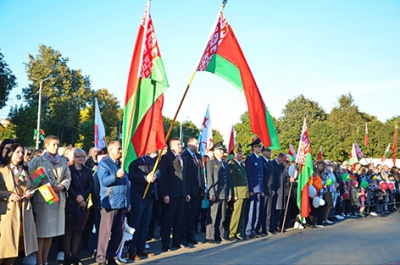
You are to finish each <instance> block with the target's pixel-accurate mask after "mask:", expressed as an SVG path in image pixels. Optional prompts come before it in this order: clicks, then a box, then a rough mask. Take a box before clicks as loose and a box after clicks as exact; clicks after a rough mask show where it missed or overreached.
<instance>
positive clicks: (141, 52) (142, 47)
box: [121, 0, 151, 169]
mask: <svg viewBox="0 0 400 265" xmlns="http://www.w3.org/2000/svg"><path fill="white" fill-rule="evenodd" d="M150 1H151V0H147V4H146V9H145V12H147V13H146V18H145V23H144V30H143V36H144V37H143V40H142V45H141V47H140V55H139V56H142V54H143V50H144V45H145V41H146V37H145V36H146V34H147V25H148V24H149V17H150ZM142 61H143V60H142V58H141V57H140V60H139V67H138V72H137V75H136V82H135V88H136V91H135V92H134V94H133V105H132V106H133V107H132V110H131V112H130V113H129V117H130V118H129V119H128V127H127V128H128V133H127V134H126V135H124V137H123V138H122V139H125V144H124V146H123V148H122V163H121V168H122V169H123V168H124V164H125V158H126V154H127V152H128V143H129V139H126V138H127V137H128V136H130V135H131V132H132V121H133V114H134V112H135V105H136V100H137V94H138V85H139V75H140V72H141V70H142ZM125 107H126V106H125Z"/></svg>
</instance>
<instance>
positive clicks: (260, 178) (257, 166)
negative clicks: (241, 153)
mask: <svg viewBox="0 0 400 265" xmlns="http://www.w3.org/2000/svg"><path fill="white" fill-rule="evenodd" d="M261 159H263V158H261V157H260V156H259V157H258V158H257V157H256V155H255V154H254V153H252V154H251V155H249V156H247V157H246V162H245V165H246V174H247V179H248V183H249V192H254V193H261V192H264V174H263V167H264V166H263V162H262V160H261Z"/></svg>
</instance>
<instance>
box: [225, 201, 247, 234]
mask: <svg viewBox="0 0 400 265" xmlns="http://www.w3.org/2000/svg"><path fill="white" fill-rule="evenodd" d="M246 201H247V199H240V198H239V199H237V201H235V203H234V204H233V213H232V218H231V222H230V227H229V238H232V237H234V236H235V235H237V234H240V236H241V237H244V236H245V231H244V226H245V223H244V219H245V218H244V214H245V210H246Z"/></svg>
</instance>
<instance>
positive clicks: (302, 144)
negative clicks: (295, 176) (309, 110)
mask: <svg viewBox="0 0 400 265" xmlns="http://www.w3.org/2000/svg"><path fill="white" fill-rule="evenodd" d="M307 153H311V146H310V139H309V138H308V129H307V123H306V118H304V121H303V128H302V130H301V135H300V141H299V149H298V150H297V157H296V163H298V164H299V165H302V164H304V161H305V160H306V154H307Z"/></svg>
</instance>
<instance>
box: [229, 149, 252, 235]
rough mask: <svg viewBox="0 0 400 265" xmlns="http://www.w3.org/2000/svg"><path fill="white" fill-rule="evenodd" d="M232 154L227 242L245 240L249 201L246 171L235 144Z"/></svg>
mask: <svg viewBox="0 0 400 265" xmlns="http://www.w3.org/2000/svg"><path fill="white" fill-rule="evenodd" d="M232 153H233V155H234V158H233V159H232V160H231V161H230V162H229V165H228V169H229V178H230V183H231V188H232V198H233V201H234V204H233V213H232V218H231V222H230V226H229V240H230V241H234V240H236V239H239V240H243V239H245V231H244V226H245V225H246V224H245V218H244V217H245V209H246V201H247V200H248V199H249V185H248V183H247V175H246V169H245V168H244V167H243V165H242V159H243V153H242V146H241V145H240V144H236V145H235V146H234V147H233V150H232Z"/></svg>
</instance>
